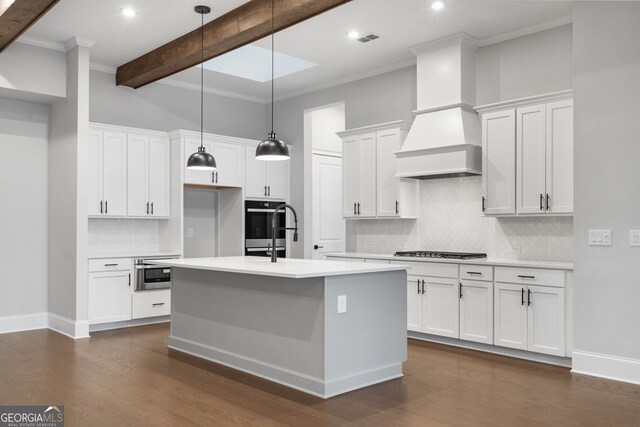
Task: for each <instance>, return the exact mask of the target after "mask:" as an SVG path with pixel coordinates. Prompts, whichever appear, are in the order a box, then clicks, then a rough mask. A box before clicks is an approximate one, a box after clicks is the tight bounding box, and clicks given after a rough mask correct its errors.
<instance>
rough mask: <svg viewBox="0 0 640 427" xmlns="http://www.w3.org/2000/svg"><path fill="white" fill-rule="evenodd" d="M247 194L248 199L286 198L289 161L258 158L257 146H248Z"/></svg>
mask: <svg viewBox="0 0 640 427" xmlns="http://www.w3.org/2000/svg"><path fill="white" fill-rule="evenodd" d="M245 162H246V175H245V177H246V178H245V196H246V197H247V198H248V199H265V200H283V201H284V200H286V198H287V186H288V182H289V180H288V175H289V161H286V160H285V161H265V160H257V159H256V148H255V147H253V146H248V147H246V153H245Z"/></svg>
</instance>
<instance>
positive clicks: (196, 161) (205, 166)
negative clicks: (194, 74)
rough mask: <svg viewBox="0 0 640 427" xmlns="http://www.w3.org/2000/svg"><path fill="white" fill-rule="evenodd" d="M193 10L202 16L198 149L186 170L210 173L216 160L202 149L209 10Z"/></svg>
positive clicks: (204, 8)
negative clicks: (205, 37)
mask: <svg viewBox="0 0 640 427" xmlns="http://www.w3.org/2000/svg"><path fill="white" fill-rule="evenodd" d="M194 10H195V11H196V13H199V14H200V15H201V16H202V25H201V26H200V32H201V38H200V51H201V55H202V56H201V63H200V147H198V151H197V152H196V153H193V154H192V155H191V156H189V160H188V161H187V168H188V169H193V170H208V171H212V170H216V169H217V166H216V159H214V158H213V156H212V155H211V153H207V152H206V150H205V149H204V15H206V14H207V13H209V12H211V8H210V7H209V6H202V5H201V6H196V7H195V8H194Z"/></svg>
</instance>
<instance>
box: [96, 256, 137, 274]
mask: <svg viewBox="0 0 640 427" xmlns="http://www.w3.org/2000/svg"><path fill="white" fill-rule="evenodd" d="M131 265H132V264H131V258H103V259H90V260H89V273H93V272H97V271H123V270H131Z"/></svg>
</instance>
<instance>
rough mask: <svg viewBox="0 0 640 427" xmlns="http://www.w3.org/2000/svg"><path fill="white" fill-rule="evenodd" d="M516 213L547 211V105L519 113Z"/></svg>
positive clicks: (526, 108) (522, 109)
mask: <svg viewBox="0 0 640 427" xmlns="http://www.w3.org/2000/svg"><path fill="white" fill-rule="evenodd" d="M516 123H517V125H516V129H517V130H516V132H517V134H516V147H517V151H518V160H517V168H518V169H517V170H518V172H517V178H516V182H517V191H516V192H517V197H518V204H517V206H518V207H517V212H518V213H520V214H540V213H544V212H545V202H546V192H545V180H546V177H545V163H546V155H545V133H546V125H545V123H546V108H545V105H534V106H531V107H523V108H519V109H518V110H517V120H516Z"/></svg>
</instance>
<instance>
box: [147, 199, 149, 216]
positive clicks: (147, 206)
mask: <svg viewBox="0 0 640 427" xmlns="http://www.w3.org/2000/svg"><path fill="white" fill-rule="evenodd" d="M147 215H149V202H147Z"/></svg>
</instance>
